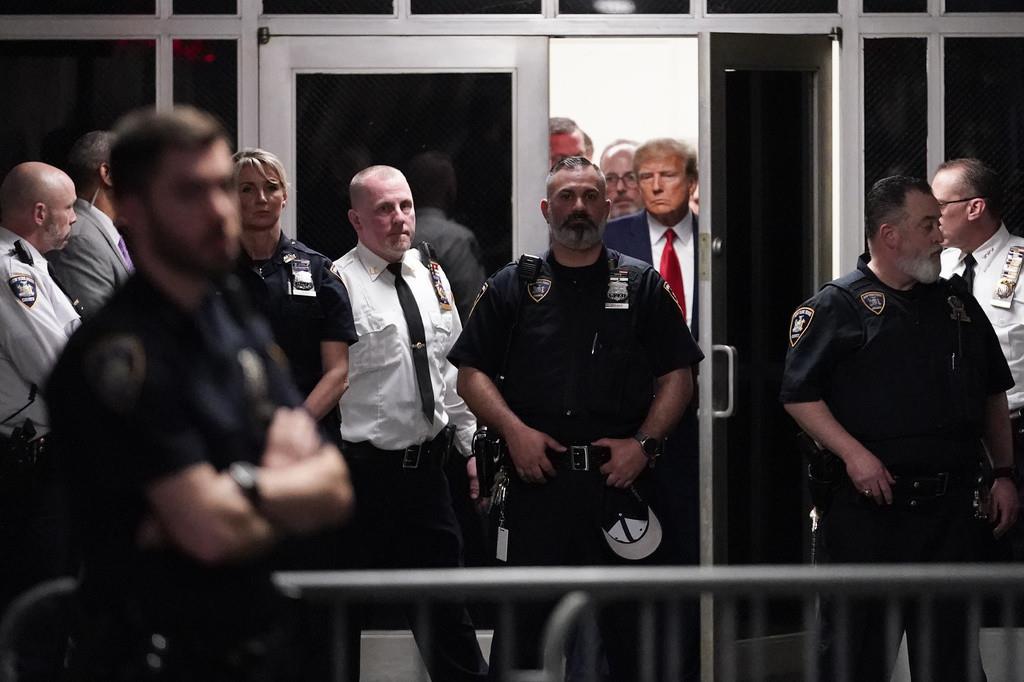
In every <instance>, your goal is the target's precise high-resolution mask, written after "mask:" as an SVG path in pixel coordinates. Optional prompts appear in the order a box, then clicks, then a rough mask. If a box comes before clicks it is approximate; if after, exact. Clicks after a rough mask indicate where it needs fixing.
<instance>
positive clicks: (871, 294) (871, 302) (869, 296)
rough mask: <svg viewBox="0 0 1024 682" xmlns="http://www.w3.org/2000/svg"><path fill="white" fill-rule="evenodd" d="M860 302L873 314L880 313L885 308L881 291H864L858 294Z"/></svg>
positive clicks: (883, 295)
mask: <svg viewBox="0 0 1024 682" xmlns="http://www.w3.org/2000/svg"><path fill="white" fill-rule="evenodd" d="M860 302H861V303H863V304H864V307H865V308H867V309H868V310H870V311H871V312H873V313H874V314H875V315H881V314H882V311H883V310H885V294H883V293H882V292H881V291H865V292H864V293H863V294H861V295H860Z"/></svg>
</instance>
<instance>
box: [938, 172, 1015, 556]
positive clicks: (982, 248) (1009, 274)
mask: <svg viewBox="0 0 1024 682" xmlns="http://www.w3.org/2000/svg"><path fill="white" fill-rule="evenodd" d="M932 189H933V190H934V192H935V198H936V199H937V200H938V202H939V209H940V216H939V226H940V227H941V228H942V234H943V237H944V238H945V241H944V242H943V246H945V247H946V249H945V251H943V252H942V276H943V277H951V276H953V275H954V274H956V275H960V276H961V277H963V278H964V280H965V281H966V282H967V283H968V287H969V289H970V291H971V293H972V294H973V295H974V298H976V299H977V300H978V304H979V305H980V306H981V309H982V310H983V311H985V316H986V317H988V319H989V321H990V322H991V323H992V327H993V329H995V331H996V336H997V337H998V338H999V346H1000V347H1001V348H1002V349H1003V355H1004V356H1006V362H1007V364H1008V365H1009V366H1010V373H1011V374H1012V375H1013V387H1012V388H1010V390H1008V391H1007V392H1006V400H1007V403H1008V406H1009V410H1010V425H1011V430H1012V435H1013V441H1014V455H1015V457H1014V458H1015V460H1016V464H1015V467H1014V469H1012V470H1010V471H1005V472H996V473H997V474H1003V475H1007V476H1010V475H1013V477H1015V478H1016V479H1017V483H1018V485H1019V482H1020V467H1021V466H1022V465H1024V418H1022V415H1024V285H1021V284H1020V282H1019V280H1020V276H1021V269H1022V267H1021V266H1022V264H1024V237H1018V236H1016V235H1012V234H1010V232H1009V230H1007V228H1006V224H1005V223H1004V222H1003V189H1002V184H1001V182H1000V179H999V175H998V174H997V173H996V172H995V171H994V170H993V169H992V168H990V167H989V166H987V165H986V164H985V163H984V162H983V161H981V160H979V159H970V158H968V159H953V160H952V161H947V162H946V163H944V164H942V165H941V166H939V170H938V171H937V172H936V173H935V177H934V179H933V180H932ZM1011 540H1012V545H1013V547H1012V551H1013V556H1014V557H1015V558H1016V559H1017V560H1021V559H1024V536H1022V535H1021V529H1020V528H1019V527H1015V528H1014V529H1013V530H1012V531H1011ZM1010 549H1011V548H1010V547H1005V546H1004V547H1002V548H996V554H997V556H998V557H1000V558H1007V552H1008V551H1009V550H1010Z"/></svg>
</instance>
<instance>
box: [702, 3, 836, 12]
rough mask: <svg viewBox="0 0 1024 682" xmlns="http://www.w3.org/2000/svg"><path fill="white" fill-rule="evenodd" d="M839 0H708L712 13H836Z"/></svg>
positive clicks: (709, 9) (709, 10)
mask: <svg viewBox="0 0 1024 682" xmlns="http://www.w3.org/2000/svg"><path fill="white" fill-rule="evenodd" d="M837 2H838V0H708V13H710V14H830V13H831V14H834V13H836V12H837V11H838V9H837Z"/></svg>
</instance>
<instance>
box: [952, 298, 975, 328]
mask: <svg viewBox="0 0 1024 682" xmlns="http://www.w3.org/2000/svg"><path fill="white" fill-rule="evenodd" d="M946 303H948V304H949V307H950V309H951V310H952V312H950V314H949V319H951V320H956V321H957V322H970V321H971V318H970V317H968V315H967V309H966V308H965V307H964V302H963V301H961V300H960V297H959V296H950V297H949V298H947V299H946Z"/></svg>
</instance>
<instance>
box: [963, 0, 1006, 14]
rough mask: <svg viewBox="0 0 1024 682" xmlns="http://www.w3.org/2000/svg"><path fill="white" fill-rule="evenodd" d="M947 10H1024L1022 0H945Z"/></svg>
mask: <svg viewBox="0 0 1024 682" xmlns="http://www.w3.org/2000/svg"><path fill="white" fill-rule="evenodd" d="M946 11H947V12H1024V0H946Z"/></svg>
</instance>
